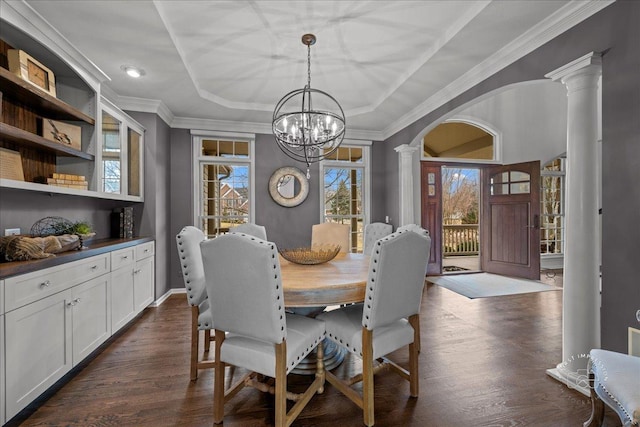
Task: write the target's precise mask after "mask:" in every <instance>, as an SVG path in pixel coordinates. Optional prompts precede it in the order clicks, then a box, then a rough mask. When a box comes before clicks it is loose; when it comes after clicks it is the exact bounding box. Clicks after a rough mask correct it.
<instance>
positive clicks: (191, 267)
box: [176, 226, 214, 380]
mask: <svg viewBox="0 0 640 427" xmlns="http://www.w3.org/2000/svg"><path fill="white" fill-rule="evenodd" d="M204 240H206V236H205V235H204V233H203V232H202V231H201V230H200V229H199V228H196V227H193V226H186V227H184V228H183V229H182V230H180V233H178V235H177V236H176V244H177V246H178V257H179V258H180V267H181V268H182V278H183V280H184V287H185V288H186V290H187V302H188V303H189V305H190V306H191V356H190V360H191V363H190V371H191V380H195V379H197V378H198V369H210V368H213V367H214V363H213V361H212V360H198V354H199V341H200V339H199V337H200V331H204V353H205V354H207V353H208V352H209V348H210V345H211V344H210V343H211V341H212V337H211V331H212V329H213V321H212V320H211V313H210V312H209V299H208V298H207V290H206V288H205V282H204V269H203V267H202V257H201V255H200V242H202V241H204Z"/></svg>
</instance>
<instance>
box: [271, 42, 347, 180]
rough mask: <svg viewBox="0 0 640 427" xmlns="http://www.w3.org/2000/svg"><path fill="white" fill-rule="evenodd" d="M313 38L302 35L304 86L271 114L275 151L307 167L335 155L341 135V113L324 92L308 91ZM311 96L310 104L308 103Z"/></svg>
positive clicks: (331, 98) (343, 121)
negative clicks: (304, 46)
mask: <svg viewBox="0 0 640 427" xmlns="http://www.w3.org/2000/svg"><path fill="white" fill-rule="evenodd" d="M315 42H316V36H314V35H313V34H305V35H304V36H302V44H304V45H306V46H307V85H306V86H305V87H304V88H302V89H296V90H293V91H291V92H289V93H288V94H286V95H285V96H284V97H283V98H282V99H281V100H280V101H279V102H278V104H277V105H276V108H275V110H274V111H273V122H272V128H273V135H274V136H275V138H276V141H277V143H278V147H280V149H281V150H282V151H283V152H284V153H285V154H286V155H287V156H289V157H290V158H292V159H294V160H297V161H301V162H304V163H306V164H307V179H308V178H310V175H309V166H310V164H311V163H314V162H318V161H320V160H322V159H324V158H325V157H327V156H329V155H331V154H332V153H333V152H335V151H336V150H337V149H338V147H339V146H340V144H341V143H342V140H343V139H344V132H345V129H346V127H345V118H344V111H343V110H342V107H341V106H340V104H338V101H336V99H335V98H334V97H333V96H331V95H329V94H328V93H326V92H323V91H321V90H318V89H312V88H311V45H313V44H315ZM312 96H313V100H312Z"/></svg>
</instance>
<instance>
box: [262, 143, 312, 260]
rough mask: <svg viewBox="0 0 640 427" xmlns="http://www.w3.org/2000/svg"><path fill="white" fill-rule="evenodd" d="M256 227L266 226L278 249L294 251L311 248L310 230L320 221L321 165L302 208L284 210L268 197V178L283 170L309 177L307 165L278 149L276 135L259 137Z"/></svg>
mask: <svg viewBox="0 0 640 427" xmlns="http://www.w3.org/2000/svg"><path fill="white" fill-rule="evenodd" d="M255 155H256V163H255V168H256V217H255V222H256V224H260V225H264V226H265V227H266V229H267V238H268V239H269V240H271V241H272V242H274V243H275V244H276V245H277V246H278V247H279V248H295V247H301V246H308V245H309V244H311V226H312V225H313V224H317V223H318V222H319V221H320V181H319V179H320V177H319V171H320V169H319V167H318V164H317V163H315V164H312V165H311V169H310V173H311V179H310V180H309V195H308V196H307V199H306V200H305V201H304V202H302V203H301V204H300V205H298V206H295V207H292V208H285V207H282V206H280V205H279V204H277V203H276V202H274V201H273V199H272V198H271V196H270V195H269V178H271V174H273V172H274V171H275V170H276V169H278V168H281V167H285V166H293V167H297V168H298V169H300V170H301V171H302V173H303V174H306V173H307V167H306V165H305V164H304V163H300V162H296V161H295V160H292V159H290V158H289V157H287V156H286V155H285V154H284V153H283V152H282V151H281V150H280V149H279V148H278V146H277V144H276V142H275V140H274V138H273V135H265V134H260V135H256V146H255Z"/></svg>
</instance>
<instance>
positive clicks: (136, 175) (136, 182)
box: [127, 129, 141, 196]
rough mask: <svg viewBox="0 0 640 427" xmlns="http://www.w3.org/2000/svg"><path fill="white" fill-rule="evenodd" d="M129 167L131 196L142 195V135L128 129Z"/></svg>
mask: <svg viewBox="0 0 640 427" xmlns="http://www.w3.org/2000/svg"><path fill="white" fill-rule="evenodd" d="M127 138H128V144H127V147H128V156H127V160H128V162H129V163H128V166H129V180H128V182H129V192H128V194H129V195H131V196H139V195H140V155H141V153H140V145H141V144H140V138H141V135H140V134H139V133H138V132H136V131H134V130H133V129H128V131H127Z"/></svg>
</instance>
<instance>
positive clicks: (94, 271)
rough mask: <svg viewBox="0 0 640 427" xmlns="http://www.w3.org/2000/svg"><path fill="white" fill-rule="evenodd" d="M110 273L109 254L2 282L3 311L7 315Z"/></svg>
mask: <svg viewBox="0 0 640 427" xmlns="http://www.w3.org/2000/svg"><path fill="white" fill-rule="evenodd" d="M109 271H110V262H109V254H104V255H97V256H94V257H91V258H86V259H81V260H78V261H73V262H69V263H67V264H63V265H58V266H56V267H51V268H46V269H44V270H39V271H34V272H33V273H28V274H23V275H21V276H16V277H11V278H9V279H5V284H4V286H5V311H6V312H7V313H8V312H9V311H11V310H14V309H16V308H18V307H22V306H23V305H26V304H29V303H31V302H34V301H37V300H39V299H42V298H44V297H47V296H49V295H53V294H55V293H57V292H60V291H63V290H65V289H68V288H70V287H72V286H75V285H77V284H79V283H82V282H84V281H87V280H89V279H93V278H94V277H98V276H101V275H103V274H105V273H108V272H109Z"/></svg>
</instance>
